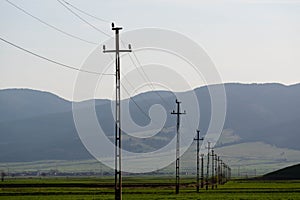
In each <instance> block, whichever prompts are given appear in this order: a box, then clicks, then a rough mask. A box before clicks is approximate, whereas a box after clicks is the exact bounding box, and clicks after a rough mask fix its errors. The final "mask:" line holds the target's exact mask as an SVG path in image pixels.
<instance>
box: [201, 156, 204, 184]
mask: <svg viewBox="0 0 300 200" xmlns="http://www.w3.org/2000/svg"><path fill="white" fill-rule="evenodd" d="M203 167H204V154H203V153H202V154H201V188H203V187H204V169H203Z"/></svg>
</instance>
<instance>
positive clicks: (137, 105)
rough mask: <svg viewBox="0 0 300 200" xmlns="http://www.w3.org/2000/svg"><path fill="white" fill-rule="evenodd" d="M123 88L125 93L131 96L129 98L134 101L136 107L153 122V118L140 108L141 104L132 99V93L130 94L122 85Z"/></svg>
mask: <svg viewBox="0 0 300 200" xmlns="http://www.w3.org/2000/svg"><path fill="white" fill-rule="evenodd" d="M121 86H122V87H123V89H124V91H125V93H126V94H127V95H128V96H129V98H130V99H131V100H132V101H133V103H134V104H135V105H136V107H137V108H138V109H139V110H140V111H141V112H142V113H143V114H144V115H145V116H146V117H147V118H148V119H149V120H151V118H150V117H149V116H148V115H147V114H146V113H145V112H144V111H143V109H142V108H141V107H140V106H139V104H138V103H137V102H136V101H135V100H134V99H133V98H132V97H130V93H129V92H128V90H127V89H126V87H125V86H124V85H123V84H122V83H121Z"/></svg>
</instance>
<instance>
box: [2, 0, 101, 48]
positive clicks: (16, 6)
mask: <svg viewBox="0 0 300 200" xmlns="http://www.w3.org/2000/svg"><path fill="white" fill-rule="evenodd" d="M5 1H6V2H7V3H9V4H10V5H12V6H13V7H15V8H16V9H18V10H20V11H22V12H23V13H25V14H26V15H28V16H30V17H32V18H34V19H36V20H37V21H39V22H40V23H42V24H44V25H46V26H48V27H50V28H52V29H54V30H56V31H58V32H60V33H62V34H64V35H67V36H69V37H71V38H74V39H77V40H80V41H83V42H86V43H89V44H94V45H95V44H97V43H96V42H91V41H88V40H86V39H83V38H80V37H78V36H76V35H73V34H71V33H68V32H66V31H64V30H62V29H60V28H58V27H56V26H53V25H51V24H49V23H48V22H46V21H44V20H42V19H40V18H38V17H36V16H34V15H33V14H31V13H29V12H28V11H26V10H24V9H23V8H21V7H20V6H18V5H16V4H15V3H13V2H11V1H9V0H5Z"/></svg>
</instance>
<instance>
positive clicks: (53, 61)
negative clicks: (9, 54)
mask: <svg viewBox="0 0 300 200" xmlns="http://www.w3.org/2000/svg"><path fill="white" fill-rule="evenodd" d="M57 1H58V2H59V3H60V4H61V5H62V6H64V7H65V8H66V9H67V10H68V11H69V12H71V13H72V14H73V15H75V16H76V17H78V18H79V19H80V20H81V21H83V22H84V23H86V24H88V25H89V26H90V27H92V28H93V29H95V30H97V31H98V32H100V33H102V34H104V35H105V36H107V37H109V38H111V37H112V36H111V35H109V34H108V33H106V32H104V31H102V30H101V29H99V28H98V27H96V26H95V25H93V24H91V23H90V22H88V21H87V20H85V19H84V18H82V17H81V16H80V15H78V14H77V13H75V12H74V11H73V10H72V9H70V8H69V7H68V6H71V7H72V8H73V9H75V10H77V11H79V12H81V13H83V14H85V15H87V16H90V17H92V18H95V19H97V20H99V21H102V22H106V23H109V21H107V20H105V19H102V18H99V17H96V16H94V15H91V14H89V13H88V12H85V11H83V10H81V9H79V8H78V7H76V6H74V5H72V4H71V3H69V2H67V1H65V0H57ZM6 2H7V3H9V4H10V5H12V6H14V7H15V8H17V9H18V10H20V11H22V12H23V13H25V14H27V15H28V16H30V17H32V18H34V19H36V20H37V21H39V22H40V23H42V24H44V25H46V26H48V27H50V28H52V29H54V30H56V31H58V32H60V33H62V34H64V35H67V36H69V37H72V38H74V39H78V40H80V41H83V42H86V43H89V44H94V45H97V43H96V42H91V41H88V40H86V39H83V38H80V37H78V36H76V35H73V34H70V33H68V32H66V31H64V30H62V29H60V28H57V27H56V26H53V25H51V24H49V23H47V22H46V21H44V20H42V19H40V18H38V17H36V16H34V15H33V14H31V13H29V12H28V11H26V10H24V9H23V8H21V7H20V6H18V5H16V4H15V3H13V2H11V1H9V0H6ZM65 4H66V5H65ZM67 5H68V6H67ZM0 40H2V41H3V42H6V43H7V44H10V45H11V46H14V47H15V48H18V49H20V50H22V51H25V52H27V53H29V54H31V55H34V56H36V57H38V58H40V59H43V60H46V61H48V62H51V63H54V64H56V65H60V66H62V67H65V68H68V69H72V70H76V71H81V72H85V73H90V74H96V75H114V74H102V73H98V72H94V71H88V70H82V69H78V68H76V67H73V66H71V65H67V64H64V63H61V62H58V61H55V60H53V59H50V58H47V57H45V56H42V55H40V54H37V53H34V52H32V51H30V50H27V49H25V48H23V47H21V46H19V45H16V44H14V43H12V42H10V41H8V40H6V39H3V38H0ZM122 43H123V41H122ZM123 45H124V44H123ZM133 54H134V57H135V59H136V60H137V62H138V64H139V65H140V68H141V70H142V71H143V73H144V76H143V75H142V74H141V72H140V71H139V70H138V72H139V73H140V75H141V77H142V78H143V79H145V77H146V79H147V80H146V79H145V80H146V81H149V82H150V84H151V86H152V88H151V90H152V91H153V92H155V93H156V94H157V95H158V96H159V97H160V98H161V100H162V101H163V102H164V103H165V104H166V105H168V104H167V103H166V101H165V100H164V99H163V98H162V96H161V95H160V94H159V93H158V92H157V91H155V90H154V86H153V84H152V82H151V80H150V78H149V77H148V76H147V74H146V72H145V71H144V69H143V68H142V66H141V63H140V62H139V60H138V58H137V56H136V55H135V53H134V52H133ZM129 56H130V55H129ZM130 59H131V61H132V63H133V64H134V65H135V67H136V68H137V69H138V66H137V65H136V63H135V62H134V61H133V59H132V57H131V56H130ZM126 81H127V82H128V83H129V84H130V85H131V86H132V84H131V83H130V82H129V81H128V80H127V79H126ZM122 87H123V88H124V90H125V92H126V93H127V95H128V96H129V98H130V99H131V100H132V101H133V102H134V104H135V105H136V106H137V108H138V109H139V110H140V111H141V112H142V113H143V114H144V115H145V116H146V117H147V118H148V119H150V118H149V116H148V115H147V114H146V113H145V112H144V111H143V110H142V108H141V107H140V106H139V105H138V104H137V102H136V101H135V100H134V99H133V98H131V97H130V94H129V92H128V90H127V89H126V87H124V85H122ZM132 87H133V86H132ZM150 120H151V119H150Z"/></svg>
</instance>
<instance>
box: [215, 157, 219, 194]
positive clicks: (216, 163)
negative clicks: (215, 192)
mask: <svg viewBox="0 0 300 200" xmlns="http://www.w3.org/2000/svg"><path fill="white" fill-rule="evenodd" d="M218 173H219V172H218V156H217V154H215V184H216V185H215V188H216V189H217V188H218Z"/></svg>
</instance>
